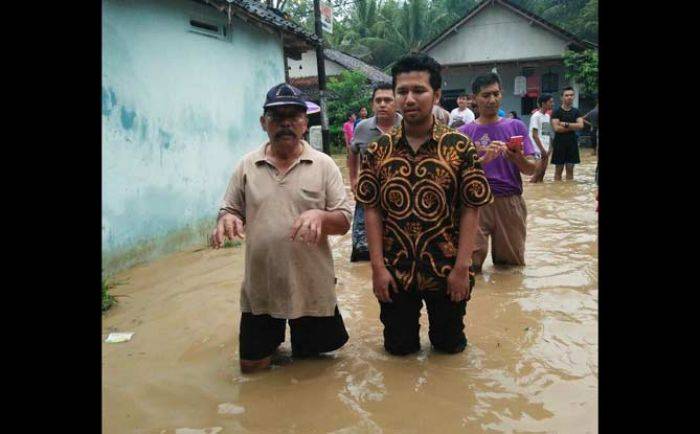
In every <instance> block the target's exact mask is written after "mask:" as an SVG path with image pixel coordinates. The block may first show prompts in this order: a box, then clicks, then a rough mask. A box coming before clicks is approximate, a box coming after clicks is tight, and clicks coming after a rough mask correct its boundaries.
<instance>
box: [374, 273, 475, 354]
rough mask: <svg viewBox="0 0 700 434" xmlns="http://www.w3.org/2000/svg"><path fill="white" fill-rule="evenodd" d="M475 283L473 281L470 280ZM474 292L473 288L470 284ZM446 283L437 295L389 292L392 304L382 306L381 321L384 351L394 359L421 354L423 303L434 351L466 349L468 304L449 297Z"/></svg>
mask: <svg viewBox="0 0 700 434" xmlns="http://www.w3.org/2000/svg"><path fill="white" fill-rule="evenodd" d="M470 280H472V279H470ZM471 286H472V289H473V287H474V285H473V283H472V284H471ZM446 290H447V281H446V280H445V281H444V286H443V287H441V288H440V289H439V290H435V291H427V290H426V291H418V290H416V289H413V288H410V289H409V290H408V291H404V290H403V289H401V288H399V292H398V293H395V292H393V291H391V290H390V297H391V299H392V300H393V302H392V303H382V302H379V305H380V308H381V312H380V315H379V318H380V319H381V321H382V324H384V348H386V350H387V351H388V352H389V353H391V354H394V355H397V356H403V355H406V354H411V353H415V352H417V351H419V350H420V338H419V331H420V323H419V318H420V311H421V308H422V307H423V302H425V306H426V308H427V311H428V323H429V329H428V337H429V338H430V343H431V344H432V346H433V348H435V349H436V350H438V351H441V352H445V353H450V354H454V353H460V352H462V351H464V349H465V348H466V347H467V337H466V336H465V335H464V321H463V319H464V315H465V314H466V309H467V301H466V300H463V301H460V302H456V303H455V302H453V301H452V300H450V298H449V296H448V295H447V292H446Z"/></svg>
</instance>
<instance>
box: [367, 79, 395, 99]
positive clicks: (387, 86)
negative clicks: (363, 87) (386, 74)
mask: <svg viewBox="0 0 700 434" xmlns="http://www.w3.org/2000/svg"><path fill="white" fill-rule="evenodd" d="M378 90H390V91H392V92H393V91H394V87H393V86H392V85H391V83H387V82H386V81H382V82H379V83H377V84H375V85H374V86H372V101H374V94H375V93H377V91H378Z"/></svg>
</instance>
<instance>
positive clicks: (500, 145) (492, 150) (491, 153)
mask: <svg viewBox="0 0 700 434" xmlns="http://www.w3.org/2000/svg"><path fill="white" fill-rule="evenodd" d="M481 149H483V150H485V151H486V153H485V154H484V155H483V156H482V157H481V160H479V162H480V163H481V164H486V163H488V162H490V161H492V160H494V159H496V158H497V157H498V156H499V155H501V154H503V152H504V151H505V150H506V149H508V147H507V146H506V144H505V143H504V142H501V141H500V140H494V141H493V142H491V143H489V145H488V146H485V147H481Z"/></svg>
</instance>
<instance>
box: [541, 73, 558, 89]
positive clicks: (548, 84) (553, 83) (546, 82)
mask: <svg viewBox="0 0 700 434" xmlns="http://www.w3.org/2000/svg"><path fill="white" fill-rule="evenodd" d="M558 91H559V74H555V73H553V72H548V73H546V74H542V93H549V94H556V93H557V92H558Z"/></svg>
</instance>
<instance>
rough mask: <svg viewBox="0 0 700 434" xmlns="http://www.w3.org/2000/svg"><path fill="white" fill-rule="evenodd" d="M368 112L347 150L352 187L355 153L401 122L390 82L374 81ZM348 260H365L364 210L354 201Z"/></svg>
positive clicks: (355, 175) (353, 185) (355, 183)
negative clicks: (368, 115)
mask: <svg viewBox="0 0 700 434" xmlns="http://www.w3.org/2000/svg"><path fill="white" fill-rule="evenodd" d="M372 112H373V113H374V116H372V117H371V118H369V119H365V120H364V121H362V122H360V123H359V124H358V125H357V128H356V129H355V136H354V137H353V139H352V146H351V148H350V153H349V154H348V172H349V174H350V185H351V186H352V191H353V192H355V189H356V188H357V170H358V167H359V165H360V164H359V161H360V159H359V158H358V155H362V154H364V153H365V151H366V150H367V145H369V144H370V143H371V142H372V141H375V140H377V139H378V138H379V136H381V135H382V134H386V133H389V132H390V131H391V129H392V128H394V127H396V126H398V125H400V124H401V119H402V117H401V115H400V114H398V113H397V112H396V100H395V99H394V88H393V87H392V85H391V83H378V84H377V85H376V86H374V89H373V90H372ZM350 261H351V262H355V261H369V250H368V248H367V234H366V233H365V212H364V208H363V207H362V204H361V203H359V202H358V203H356V204H355V217H354V218H353V220H352V254H351V255H350Z"/></svg>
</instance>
